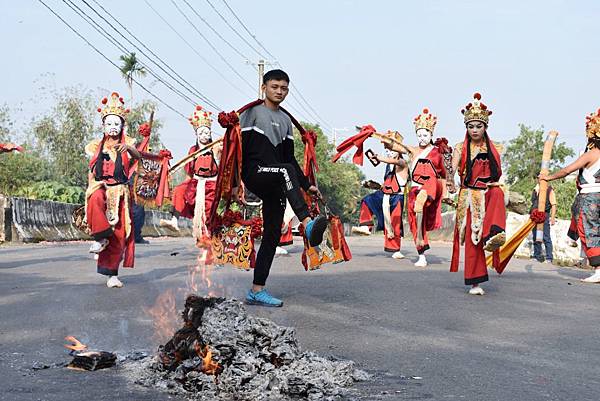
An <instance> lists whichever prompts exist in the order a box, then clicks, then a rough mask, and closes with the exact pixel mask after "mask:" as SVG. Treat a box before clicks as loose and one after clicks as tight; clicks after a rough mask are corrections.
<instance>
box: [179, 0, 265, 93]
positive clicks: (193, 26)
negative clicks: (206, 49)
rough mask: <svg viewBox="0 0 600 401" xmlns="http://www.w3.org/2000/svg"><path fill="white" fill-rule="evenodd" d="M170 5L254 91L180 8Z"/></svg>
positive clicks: (249, 84) (248, 83)
mask: <svg viewBox="0 0 600 401" xmlns="http://www.w3.org/2000/svg"><path fill="white" fill-rule="evenodd" d="M171 3H172V4H173V5H174V6H175V8H176V9H177V11H179V13H180V14H181V15H182V16H183V18H185V20H186V21H187V22H188V23H189V24H190V25H191V26H192V28H193V29H194V30H195V31H196V33H198V35H200V36H201V37H202V39H204V40H205V41H206V43H207V44H208V45H209V46H210V48H211V49H213V51H214V52H215V53H217V55H218V56H219V58H220V59H221V60H222V61H223V62H224V63H225V64H226V65H227V66H228V67H229V68H230V69H231V71H233V73H234V74H235V75H237V76H238V78H240V79H241V80H242V81H244V82H245V83H246V84H247V85H248V86H249V87H250V88H251V89H254V86H253V85H252V84H251V83H250V82H248V80H247V79H246V78H244V77H243V76H242V75H241V74H240V73H239V72H238V71H237V70H236V69H235V68H234V67H233V66H232V65H231V64H230V63H229V61H227V59H226V58H225V57H223V55H222V54H221V52H219V50H217V48H216V47H215V46H214V45H213V44H212V43H211V41H210V40H208V38H207V37H206V36H204V34H203V33H202V32H200V30H199V29H198V28H196V25H194V23H193V22H192V21H191V20H190V19H189V18H188V16H187V15H185V13H184V12H183V11H182V10H181V8H179V5H177V3H175V1H174V0H171Z"/></svg>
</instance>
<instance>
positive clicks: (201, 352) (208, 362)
mask: <svg viewBox="0 0 600 401" xmlns="http://www.w3.org/2000/svg"><path fill="white" fill-rule="evenodd" d="M194 348H195V350H196V353H197V354H198V356H199V357H200V358H202V372H204V373H206V374H207V375H216V374H217V373H218V372H219V369H220V368H221V365H219V364H218V363H217V362H215V361H213V359H212V352H211V351H210V348H208V345H205V346H204V348H202V346H201V345H200V344H199V343H198V342H196V343H195V344H194Z"/></svg>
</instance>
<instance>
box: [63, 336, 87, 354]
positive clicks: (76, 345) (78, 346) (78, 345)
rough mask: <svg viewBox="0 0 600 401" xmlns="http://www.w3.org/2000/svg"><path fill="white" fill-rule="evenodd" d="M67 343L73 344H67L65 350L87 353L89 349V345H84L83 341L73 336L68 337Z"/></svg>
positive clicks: (66, 338)
mask: <svg viewBox="0 0 600 401" xmlns="http://www.w3.org/2000/svg"><path fill="white" fill-rule="evenodd" d="M65 341H69V342H70V343H71V344H65V348H66V349H69V350H71V351H75V352H79V351H85V350H86V349H87V345H85V344H83V343H82V342H81V341H79V340H78V339H76V338H75V337H73V336H66V337H65Z"/></svg>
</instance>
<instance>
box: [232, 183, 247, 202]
mask: <svg viewBox="0 0 600 401" xmlns="http://www.w3.org/2000/svg"><path fill="white" fill-rule="evenodd" d="M231 196H232V197H233V201H234V202H236V203H237V204H239V205H246V204H247V203H246V199H244V194H243V192H242V191H240V189H239V187H234V188H232V189H231Z"/></svg>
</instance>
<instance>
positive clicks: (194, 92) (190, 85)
mask: <svg viewBox="0 0 600 401" xmlns="http://www.w3.org/2000/svg"><path fill="white" fill-rule="evenodd" d="M92 1H93V2H94V3H95V4H96V5H97V6H98V7H100V9H102V11H104V13H105V14H107V15H108V16H109V17H110V18H111V19H112V20H113V21H115V22H116V23H117V24H118V25H119V26H120V27H121V28H122V29H123V30H124V31H125V32H127V33H128V34H129V35H130V36H131V37H133V39H135V40H136V41H137V42H138V43H139V44H140V45H141V46H142V47H143V48H144V49H146V50H147V51H148V52H150V54H151V55H152V56H154V58H156V59H158V60H159V61H160V62H161V63H162V64H164V66H165V67H166V68H167V69H169V71H171V72H172V73H173V74H175V76H176V77H177V78H179V79H180V80H181V81H183V82H184V83H185V84H186V85H187V87H186V86H185V85H183V84H182V83H181V82H180V81H178V80H177V79H176V78H174V77H173V76H172V75H171V74H169V73H168V72H167V71H165V70H164V69H163V68H162V66H161V65H160V64H158V63H157V62H155V61H154V60H153V58H152V57H149V56H148V55H147V54H145V53H144V51H143V50H141V49H140V48H139V47H137V46H136V45H135V44H134V43H132V42H131V41H130V40H129V39H127V38H126V37H125V36H124V35H123V34H122V33H121V32H120V31H119V30H118V29H116V28H115V27H114V26H112V25H111V24H110V23H109V22H108V21H106V19H104V18H103V17H102V16H100V15H99V14H98V13H97V12H96V11H95V10H94V9H93V8H92V7H90V5H89V4H87V3H86V4H87V6H88V7H90V8H92V10H94V12H95V13H96V14H97V15H99V16H100V18H102V19H103V20H104V21H105V22H106V23H107V24H109V25H110V26H111V27H112V28H113V29H114V30H115V31H116V32H118V33H119V34H120V35H121V36H122V37H123V38H125V39H126V40H127V41H128V42H129V43H131V45H132V46H134V47H135V48H136V49H137V50H138V51H139V52H140V53H142V54H143V55H145V56H146V58H148V60H150V61H151V62H152V63H153V64H155V65H156V66H157V67H159V68H160V69H161V70H163V71H164V72H165V73H166V74H167V75H168V76H169V77H171V78H172V79H173V80H175V81H177V83H179V85H181V86H182V87H184V88H186V90H187V91H188V92H190V93H193V94H194V95H196V96H198V97H199V98H200V99H202V100H203V101H204V102H206V103H207V104H210V105H212V106H213V107H214V108H215V110H219V109H220V108H219V107H218V106H216V104H215V103H214V102H212V101H211V100H210V99H209V98H208V97H207V96H206V95H204V94H203V93H202V92H200V91H199V90H198V89H196V88H195V87H194V86H193V85H192V84H191V83H190V82H188V81H187V80H186V79H185V78H183V77H182V76H181V75H180V74H178V73H177V71H175V70H174V69H173V68H172V67H171V66H170V65H169V64H167V62H165V61H164V60H163V59H162V58H160V57H159V56H158V55H157V54H156V53H155V52H153V51H152V49H150V48H149V47H148V46H146V45H145V44H144V42H142V41H141V40H140V39H138V38H137V36H135V35H134V34H133V33H132V32H131V31H130V30H129V29H127V27H126V26H125V25H123V24H122V23H121V22H120V21H119V20H118V19H117V18H116V17H114V16H113V15H112V14H111V13H110V12H108V11H107V10H106V9H105V8H104V7H103V6H102V5H101V4H100V3H98V1H96V0H92ZM84 2H85V1H84Z"/></svg>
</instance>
